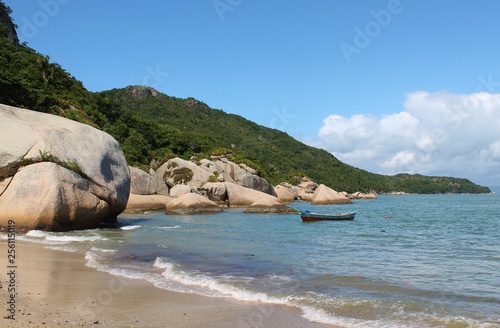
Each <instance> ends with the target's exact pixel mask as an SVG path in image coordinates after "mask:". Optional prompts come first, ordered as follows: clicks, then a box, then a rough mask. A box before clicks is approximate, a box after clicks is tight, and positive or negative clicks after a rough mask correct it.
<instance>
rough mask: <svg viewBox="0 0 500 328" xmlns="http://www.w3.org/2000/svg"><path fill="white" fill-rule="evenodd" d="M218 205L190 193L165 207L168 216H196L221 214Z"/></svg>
mask: <svg viewBox="0 0 500 328" xmlns="http://www.w3.org/2000/svg"><path fill="white" fill-rule="evenodd" d="M221 211H222V208H220V207H219V206H218V205H217V204H215V203H214V202H212V201H211V200H209V199H208V198H206V197H203V196H202V195H198V194H194V193H189V194H184V195H182V196H180V197H178V198H175V199H174V200H172V201H171V202H169V203H168V204H167V205H166V206H165V213H166V214H178V215H194V214H210V213H218V212H221Z"/></svg>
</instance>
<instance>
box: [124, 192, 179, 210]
mask: <svg viewBox="0 0 500 328" xmlns="http://www.w3.org/2000/svg"><path fill="white" fill-rule="evenodd" d="M173 199H174V198H173V197H170V196H164V195H136V194H130V197H129V199H128V203H127V208H126V209H125V212H127V213H144V212H157V211H163V210H165V205H167V204H168V203H169V202H170V201H172V200H173Z"/></svg>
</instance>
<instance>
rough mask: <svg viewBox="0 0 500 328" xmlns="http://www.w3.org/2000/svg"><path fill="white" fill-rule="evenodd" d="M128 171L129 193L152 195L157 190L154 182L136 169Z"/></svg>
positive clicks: (132, 168)
mask: <svg viewBox="0 0 500 328" xmlns="http://www.w3.org/2000/svg"><path fill="white" fill-rule="evenodd" d="M129 169H130V192H131V193H132V194H136V195H154V194H156V191H157V189H158V185H157V183H156V180H155V179H154V178H153V177H152V176H151V175H150V174H148V173H146V172H144V171H143V170H141V169H138V168H136V167H129Z"/></svg>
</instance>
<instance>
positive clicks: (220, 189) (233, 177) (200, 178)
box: [127, 157, 376, 214]
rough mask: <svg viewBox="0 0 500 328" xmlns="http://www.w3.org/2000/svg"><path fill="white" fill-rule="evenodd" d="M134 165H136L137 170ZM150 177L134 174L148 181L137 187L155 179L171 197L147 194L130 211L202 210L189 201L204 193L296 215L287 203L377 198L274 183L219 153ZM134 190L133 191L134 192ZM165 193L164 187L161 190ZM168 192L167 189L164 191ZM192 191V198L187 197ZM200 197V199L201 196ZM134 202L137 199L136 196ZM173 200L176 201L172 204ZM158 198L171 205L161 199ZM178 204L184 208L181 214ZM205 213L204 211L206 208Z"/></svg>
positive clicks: (222, 202)
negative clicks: (158, 201)
mask: <svg viewBox="0 0 500 328" xmlns="http://www.w3.org/2000/svg"><path fill="white" fill-rule="evenodd" d="M132 171H133V169H132V168H131V172H132ZM150 173H151V175H150V176H149V177H145V176H144V175H147V173H145V172H143V174H140V175H139V174H133V175H132V180H134V179H135V178H137V177H141V179H143V182H142V183H135V182H134V181H132V185H148V186H151V185H153V184H152V183H151V181H156V182H157V185H158V186H160V185H161V186H163V187H162V188H163V189H162V190H167V191H168V192H167V193H166V194H167V195H169V196H170V197H166V196H164V198H161V199H158V198H157V197H158V195H154V193H151V194H152V195H151V198H152V199H153V198H154V197H156V198H155V199H154V201H148V199H147V197H145V198H143V200H144V202H145V204H144V206H142V207H141V206H139V205H138V204H136V203H133V206H128V207H127V210H131V211H134V209H135V210H137V209H139V208H143V209H144V210H148V206H147V205H148V204H152V206H153V208H150V209H149V210H157V209H158V208H161V207H162V205H163V206H166V212H167V213H170V214H172V213H184V214H186V213H189V211H188V210H186V208H187V207H191V208H192V210H193V212H192V213H196V212H197V210H198V209H199V208H203V206H200V205H198V204H197V203H196V202H195V203H193V204H191V205H189V204H190V202H192V200H193V196H192V195H194V194H199V195H201V196H203V197H205V199H207V200H209V201H210V202H211V203H210V204H211V205H213V204H216V205H218V206H219V207H245V208H246V209H245V213H296V211H295V210H294V209H292V208H290V207H288V206H286V204H289V203H292V202H294V201H295V200H300V201H307V202H310V203H311V204H312V205H326V204H352V201H351V199H375V198H376V195H375V194H362V193H360V192H358V193H355V194H353V195H348V194H347V193H346V192H338V191H335V190H333V189H331V188H329V187H327V186H325V185H322V184H320V185H318V184H317V183H315V182H314V181H312V180H310V179H308V178H306V177H304V178H302V179H301V181H300V182H299V183H298V184H297V185H296V186H292V185H291V184H289V183H281V184H279V185H277V186H276V187H273V186H272V185H271V184H270V183H269V182H268V181H266V180H265V179H264V178H262V177H260V176H259V175H258V173H257V172H256V171H255V170H253V169H252V168H250V167H248V166H246V165H243V164H236V163H234V162H231V161H230V160H229V159H227V158H222V157H217V158H212V159H211V160H209V159H202V160H200V161H197V162H196V163H195V162H193V161H186V160H183V159H181V158H173V159H171V160H169V161H167V162H166V163H164V164H163V165H161V166H160V167H159V168H158V170H157V171H156V172H155V171H151V172H150ZM132 192H133V191H132ZM157 193H158V194H161V193H162V192H160V188H158V190H157ZM163 194H165V193H163ZM185 195H188V196H185ZM197 198H198V199H200V198H199V197H197ZM131 199H132V200H137V197H136V196H135V195H133V194H131ZM172 199H176V202H174V203H172ZM156 200H160V201H163V202H165V203H163V204H161V203H156ZM176 207H177V208H178V209H179V210H178V211H177V212H176ZM201 212H203V211H201Z"/></svg>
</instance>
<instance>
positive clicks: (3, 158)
mask: <svg viewBox="0 0 500 328" xmlns="http://www.w3.org/2000/svg"><path fill="white" fill-rule="evenodd" d="M6 179H11V181H10V183H9V184H8V185H7V184H6V183H5V181H6ZM0 181H4V183H2V184H1V185H0V189H3V193H2V194H1V196H0V227H6V226H7V221H8V220H14V221H16V227H17V228H20V229H47V230H71V229H84V228H92V227H96V226H97V224H98V223H99V222H100V221H102V220H103V219H113V218H116V216H117V215H118V214H120V213H121V212H122V211H123V210H124V209H125V207H126V205H127V200H128V197H129V192H130V173H129V169H128V166H127V162H126V160H125V157H124V155H123V152H122V150H121V148H120V146H119V144H118V143H117V142H116V140H114V139H113V138H112V137H111V136H110V135H108V134H106V133H104V132H102V131H99V130H97V129H95V128H92V127H90V126H88V125H84V124H81V123H78V122H74V121H70V120H67V119H65V118H62V117H59V116H54V115H50V114H44V113H39V112H35V111H30V110H26V109H21V108H16V107H10V106H5V105H0Z"/></svg>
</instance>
